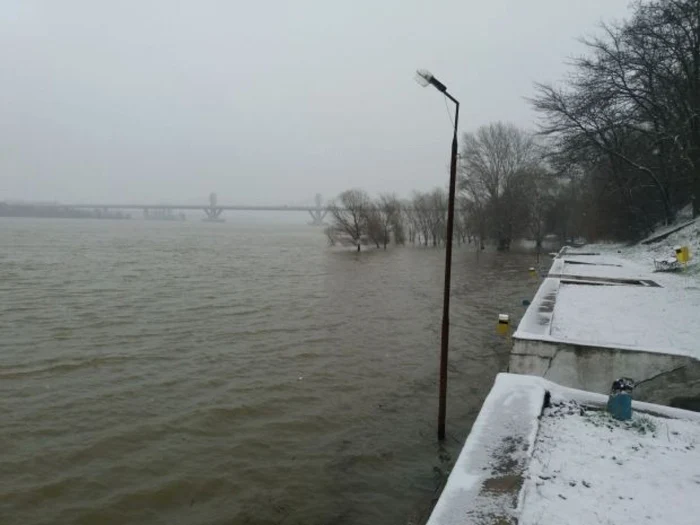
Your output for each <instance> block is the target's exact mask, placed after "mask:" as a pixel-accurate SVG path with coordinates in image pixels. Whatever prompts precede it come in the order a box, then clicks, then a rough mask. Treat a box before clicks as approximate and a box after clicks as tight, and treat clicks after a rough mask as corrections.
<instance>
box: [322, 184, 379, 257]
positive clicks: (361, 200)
mask: <svg viewBox="0 0 700 525" xmlns="http://www.w3.org/2000/svg"><path fill="white" fill-rule="evenodd" d="M370 206H371V199H370V197H369V195H367V193H366V192H365V191H363V190H358V189H354V190H347V191H344V192H343V193H341V194H340V195H339V196H338V202H337V203H336V202H333V203H331V205H330V206H328V211H329V213H330V214H331V218H332V221H333V223H332V225H331V230H329V232H330V233H329V236H330V235H332V236H333V238H334V239H335V240H336V241H340V242H342V243H344V244H352V245H354V246H357V251H358V252H359V251H360V247H361V245H362V238H363V237H364V236H365V235H366V233H367V211H368V210H369V208H370Z"/></svg>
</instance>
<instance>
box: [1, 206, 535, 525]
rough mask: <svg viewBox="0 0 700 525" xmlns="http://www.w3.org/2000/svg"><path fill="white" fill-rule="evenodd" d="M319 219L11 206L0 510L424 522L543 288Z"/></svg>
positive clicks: (219, 520)
mask: <svg viewBox="0 0 700 525" xmlns="http://www.w3.org/2000/svg"><path fill="white" fill-rule="evenodd" d="M443 258H444V251H442V250H436V249H433V248H417V247H405V248H395V249H390V250H388V251H386V252H384V251H368V252H366V253H364V252H363V253H361V254H359V255H358V254H356V253H354V252H353V251H346V250H342V249H330V248H328V247H327V246H326V244H325V239H324V236H323V235H322V234H321V232H320V231H319V230H318V229H315V228H313V227H309V226H252V225H249V226H242V225H236V224H232V223H227V224H207V223H195V222H188V223H167V222H163V223H158V222H142V221H114V222H110V221H78V220H63V221H55V222H52V221H47V220H29V219H25V220H11V219H0V299H1V300H0V337H1V339H0V413H1V414H2V420H1V424H0V523H2V524H3V525H10V524H21V525H33V524H54V523H56V524H98V523H99V524H111V523H115V524H116V523H119V524H121V523H124V524H126V523H130V524H135V523H139V524H151V523H153V524H187V525H190V524H207V525H208V524H239V523H240V524H244V523H250V524H284V525H294V524H304V525H315V524H374V523H376V524H397V525H404V524H407V523H420V521H421V520H422V519H423V518H424V517H425V515H426V513H427V511H428V509H429V506H430V503H431V500H432V499H433V495H434V493H435V490H436V488H437V487H438V486H439V484H440V483H441V481H442V480H443V478H444V476H445V475H446V473H447V472H449V468H450V466H451V464H452V462H453V461H454V460H455V459H456V456H457V454H458V452H459V450H460V448H461V443H462V442H463V440H464V439H465V437H466V435H467V433H468V430H469V428H470V425H471V423H472V421H473V419H474V417H475V415H476V414H477V413H478V410H479V407H480V404H481V402H482V400H483V398H484V396H485V395H486V393H487V392H488V389H489V387H490V385H491V383H492V381H493V377H494V375H495V374H496V373H497V372H498V371H500V370H502V369H504V368H505V366H506V364H507V352H508V343H507V341H504V340H503V339H501V338H499V337H498V336H497V335H496V334H495V330H494V327H495V320H496V317H497V314H498V313H500V312H509V313H511V314H512V315H513V316H514V317H515V318H516V319H517V318H519V316H520V314H521V313H522V311H523V308H522V306H521V303H522V299H523V298H526V297H530V296H531V295H532V294H533V292H534V289H535V288H536V285H535V284H534V283H533V282H532V281H530V280H529V279H528V277H527V267H528V266H530V265H532V264H533V257H532V256H531V255H527V254H513V253H511V254H496V253H488V252H485V253H482V254H481V255H480V256H479V257H478V258H477V256H476V254H475V252H474V251H473V250H472V249H467V248H462V249H457V251H456V253H455V258H454V266H453V268H454V278H453V279H454V289H453V290H454V292H453V299H452V301H453V302H452V304H453V308H452V312H453V315H452V321H453V328H452V337H451V350H450V351H451V354H450V358H451V361H450V383H449V400H448V422H447V423H448V433H449V439H448V441H447V442H446V444H445V445H444V446H440V445H438V443H437V442H436V439H435V418H436V414H437V406H436V394H437V386H436V376H437V364H438V361H437V357H438V351H439V327H440V315H441V304H442V303H441V294H442V278H443V273H442V272H443Z"/></svg>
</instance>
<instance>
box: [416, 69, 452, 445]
mask: <svg viewBox="0 0 700 525" xmlns="http://www.w3.org/2000/svg"><path fill="white" fill-rule="evenodd" d="M416 81H417V82H418V83H419V84H420V85H421V86H423V87H425V86H427V85H429V84H430V85H432V86H433V87H435V89H437V90H438V91H440V92H441V93H442V94H443V95H445V96H446V97H447V98H449V99H450V100H451V101H452V102H454V103H455V127H454V133H453V134H452V156H451V158H450V193H449V197H448V200H447V239H446V243H445V289H444V291H443V297H442V334H441V336H440V394H439V395H440V401H439V406H438V439H439V440H440V441H442V440H444V439H445V415H446V412H447V350H448V347H449V340H450V281H451V277H452V235H453V233H454V223H455V189H456V185H457V122H458V120H459V101H458V100H457V99H456V98H454V97H453V96H452V95H450V94H449V93H448V92H447V86H445V84H443V83H442V82H440V81H439V80H438V79H437V78H435V77H434V76H433V75H432V74H431V73H429V72H428V71H425V70H420V69H419V70H418V71H416Z"/></svg>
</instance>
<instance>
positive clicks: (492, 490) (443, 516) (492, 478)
mask: <svg viewBox="0 0 700 525" xmlns="http://www.w3.org/2000/svg"><path fill="white" fill-rule="evenodd" d="M520 377H525V376H513V375H510V374H499V375H498V377H497V378H496V381H495V383H494V386H493V388H492V389H491V392H490V393H489V395H488V397H487V398H486V401H484V404H483V406H482V407H481V412H479V416H478V417H477V419H476V421H475V422H474V426H473V427H472V430H471V432H470V434H469V437H468V438H467V441H466V443H465V445H464V448H463V449H462V452H461V453H460V455H459V458H458V459H457V462H456V463H455V465H454V468H453V469H452V472H451V473H450V477H449V479H448V481H447V484H446V485H445V488H444V490H443V492H442V494H441V496H440V499H439V500H438V503H437V505H436V506H435V509H434V510H433V512H432V514H431V516H430V519H429V521H428V524H427V525H461V524H466V523H474V524H477V523H499V521H498V520H499V519H500V520H501V521H500V523H511V522H512V520H513V518H514V516H515V512H516V509H517V506H518V503H519V498H520V489H521V486H522V482H523V479H524V478H523V476H524V472H525V469H526V465H527V463H528V462H529V458H530V454H531V451H532V446H533V444H534V441H535V435H536V433H537V417H538V416H539V414H540V412H541V411H542V400H543V399H544V393H545V390H544V388H543V387H542V385H541V384H540V383H538V382H537V381H530V382H523V381H521V380H520Z"/></svg>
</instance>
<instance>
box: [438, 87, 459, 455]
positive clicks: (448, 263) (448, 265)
mask: <svg viewBox="0 0 700 525" xmlns="http://www.w3.org/2000/svg"><path fill="white" fill-rule="evenodd" d="M443 93H444V94H445V96H446V97H447V98H449V99H450V100H451V101H452V102H454V103H455V128H454V133H453V135H452V157H451V159H450V193H449V196H448V200H447V233H446V235H447V239H446V243H445V289H444V291H443V297H442V335H441V338H440V402H439V407H438V439H439V440H440V441H443V440H444V439H445V417H446V414H447V355H448V349H449V344H450V286H451V280H452V237H453V234H454V224H455V193H456V186H457V145H458V141H457V122H458V121H459V102H458V101H457V99H455V98H454V97H452V96H451V95H450V94H449V93H447V91H444V92H443Z"/></svg>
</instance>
